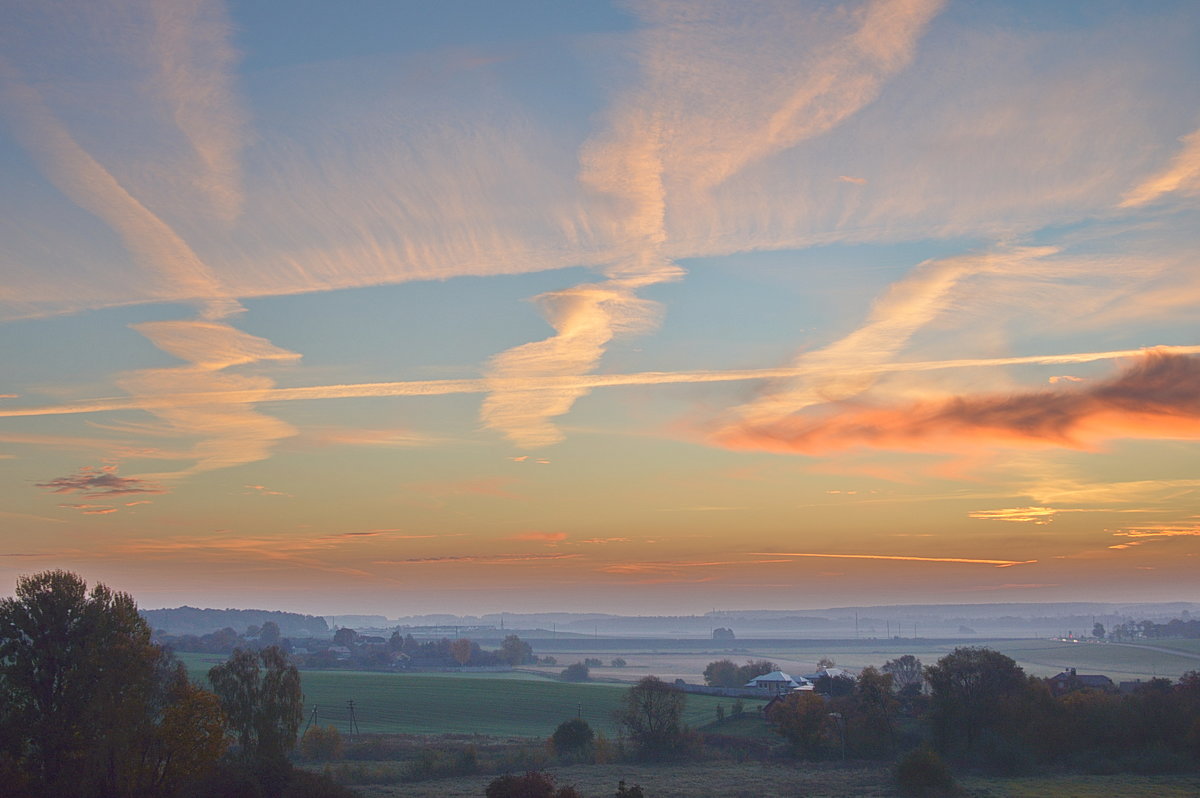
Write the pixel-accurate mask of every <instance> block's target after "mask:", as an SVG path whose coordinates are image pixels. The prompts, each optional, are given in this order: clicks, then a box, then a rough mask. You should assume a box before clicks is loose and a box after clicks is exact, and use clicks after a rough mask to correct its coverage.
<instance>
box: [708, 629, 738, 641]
mask: <svg viewBox="0 0 1200 798" xmlns="http://www.w3.org/2000/svg"><path fill="white" fill-rule="evenodd" d="M735 637H736V636H735V635H734V633H733V630H732V629H728V628H726V627H724V626H718V627H717V628H716V629H713V633H712V638H713V640H733V639H734V638H735Z"/></svg>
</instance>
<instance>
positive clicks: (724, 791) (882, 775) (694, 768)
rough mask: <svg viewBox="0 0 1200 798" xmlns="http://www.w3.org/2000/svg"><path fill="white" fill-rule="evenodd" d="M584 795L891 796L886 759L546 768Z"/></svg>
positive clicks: (1039, 783) (455, 788)
mask: <svg viewBox="0 0 1200 798" xmlns="http://www.w3.org/2000/svg"><path fill="white" fill-rule="evenodd" d="M549 772H550V773H552V774H553V775H554V776H555V777H556V778H557V779H558V782H559V783H560V784H574V785H575V787H576V789H578V790H579V792H580V794H582V795H583V796H585V798H610V796H612V794H613V793H614V792H615V791H616V786H617V782H618V781H620V780H624V781H625V783H626V785H628V786H632V785H634V784H639V785H641V787H642V788H643V790H644V791H645V794H646V796H647V798H709V797H710V796H711V797H712V798H716V797H717V796H719V797H720V798H785V796H786V798H798V797H799V796H805V798H834V797H835V796H836V798H845V797H846V796H894V795H895V792H894V790H893V788H892V784H891V777H890V768H889V766H888V765H885V764H875V763H872V764H861V763H849V764H848V765H845V766H843V765H842V764H841V763H829V762H823V763H803V762H767V763H764V762H753V763H749V762H747V763H736V762H705V763H691V764H678V765H636V764H613V765H574V766H570V767H552V768H549ZM491 778H492V777H491V776H486V775H479V776H467V777H458V778H452V779H439V780H436V781H429V782H420V783H416V784H404V785H378V786H359V787H355V789H356V790H358V791H359V792H360V793H361V795H362V796H363V798H400V797H401V796H404V798H478V797H479V796H481V795H482V794H483V789H484V787H485V786H486V785H487V783H488V782H489V781H490V780H491ZM960 784H961V785H962V787H963V788H964V793H965V795H966V796H968V798H1190V797H1191V796H1196V795H1200V776H1194V775H1193V776H1041V777H1023V778H986V777H974V776H967V777H964V778H962V779H961V780H960Z"/></svg>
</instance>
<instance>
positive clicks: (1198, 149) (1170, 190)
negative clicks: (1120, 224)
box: [1119, 130, 1200, 208]
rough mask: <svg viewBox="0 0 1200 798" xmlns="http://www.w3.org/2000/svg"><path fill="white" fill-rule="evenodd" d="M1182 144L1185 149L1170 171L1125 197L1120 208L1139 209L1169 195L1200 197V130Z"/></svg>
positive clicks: (1161, 172)
mask: <svg viewBox="0 0 1200 798" xmlns="http://www.w3.org/2000/svg"><path fill="white" fill-rule="evenodd" d="M1179 141H1180V142H1181V143H1182V144H1183V148H1182V149H1181V150H1180V151H1179V152H1178V153H1177V154H1176V155H1175V157H1174V158H1172V159H1171V162H1170V163H1169V164H1168V165H1167V166H1166V168H1164V169H1163V170H1162V171H1160V172H1158V173H1157V174H1154V175H1151V176H1150V177H1148V178H1146V179H1145V180H1144V181H1143V182H1142V183H1140V184H1138V186H1136V187H1135V188H1134V189H1133V190H1132V191H1130V192H1129V193H1128V194H1126V195H1125V197H1124V198H1123V199H1122V200H1121V204H1120V206H1119V207H1122V208H1136V207H1138V206H1140V205H1146V204H1149V203H1151V202H1154V201H1155V200H1157V199H1159V198H1160V197H1162V196H1163V195H1165V194H1182V195H1183V196H1189V197H1190V196H1195V195H1197V194H1200V130H1194V131H1192V132H1191V133H1189V134H1188V135H1186V136H1184V137H1183V138H1181V139H1180V140H1179Z"/></svg>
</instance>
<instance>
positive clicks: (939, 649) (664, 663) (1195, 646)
mask: <svg viewBox="0 0 1200 798" xmlns="http://www.w3.org/2000/svg"><path fill="white" fill-rule="evenodd" d="M570 642H571V643H573V645H568V643H567V642H560V643H559V646H558V649H559V650H557V651H556V652H555V654H556V656H558V658H559V661H561V662H565V661H569V660H570V659H580V658H583V657H585V656H598V657H602V658H604V659H606V660H607V659H609V658H611V657H613V656H621V657H623V658H625V659H626V660H628V663H629V667H627V668H625V669H621V670H617V669H611V668H601V669H593V674H592V675H593V676H597V675H603V676H613V677H616V678H629V679H636V678H638V677H639V676H641V675H644V674H646V673H656V674H658V675H660V676H663V677H664V678H668V676H669V677H670V678H675V677H682V678H684V679H686V680H687V681H693V682H697V681H700V675H701V673H702V672H703V670H704V666H705V664H707V663H708V662H711V661H712V660H716V659H724V658H729V659H733V660H735V661H738V662H741V661H744V660H746V659H758V658H765V659H769V660H771V661H773V662H776V663H778V664H779V665H781V666H782V667H783V669H784V670H785V671H788V672H789V673H793V674H794V673H801V674H803V673H808V672H811V671H813V670H815V669H816V662H817V660H818V659H819V658H821V657H831V658H833V659H834V660H835V661H836V662H837V664H838V665H840V666H842V667H845V668H849V669H851V670H859V669H861V668H864V667H866V666H868V665H874V666H876V667H879V666H880V665H882V664H883V663H885V662H887V661H888V660H890V659H894V658H896V657H899V656H902V655H904V654H912V655H914V656H916V657H917V658H918V659H920V660H921V661H922V662H923V663H925V664H926V665H932V664H933V663H935V662H936V661H937V660H938V659H940V658H941V657H943V656H945V655H946V654H948V653H950V652H951V651H952V650H953V649H955V648H956V647H959V646H984V647H987V648H991V649H994V650H996V651H999V652H1001V653H1003V654H1006V655H1008V656H1010V657H1012V658H1013V659H1014V660H1016V662H1017V664H1018V665H1020V666H1021V667H1022V668H1024V669H1025V671H1026V673H1029V674H1030V675H1032V676H1053V675H1054V674H1056V673H1058V672H1060V671H1062V670H1063V669H1064V668H1072V667H1073V668H1077V669H1078V670H1079V672H1080V673H1099V674H1104V675H1106V676H1109V677H1110V678H1111V679H1112V680H1113V681H1114V682H1119V681H1125V680H1133V679H1142V680H1146V679H1150V678H1153V677H1155V676H1163V677H1166V678H1169V679H1178V678H1179V677H1180V676H1181V675H1182V674H1183V673H1185V672H1187V671H1191V670H1200V641H1194V640H1162V641H1159V640H1155V641H1144V642H1143V643H1139V644H1137V645H1123V644H1116V643H1093V642H1079V643H1069V642H1062V641H1059V640H1041V639H1023V640H1020V639H973V638H964V639H957V640H929V639H924V638H905V639H892V640H888V639H882V640H753V639H747V640H740V639H739V640H737V641H736V643H734V644H733V645H731V646H729V647H720V646H718V645H714V644H713V642H712V641H709V640H693V641H678V640H675V641H655V640H645V641H636V640H627V641H624V642H625V644H626V645H625V647H624V648H621V649H614V648H613V641H610V640H604V639H599V640H596V641H570ZM539 651H540V649H539Z"/></svg>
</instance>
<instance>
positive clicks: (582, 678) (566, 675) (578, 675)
mask: <svg viewBox="0 0 1200 798" xmlns="http://www.w3.org/2000/svg"><path fill="white" fill-rule="evenodd" d="M589 675H590V674H589V672H588V666H587V665H584V664H583V663H582V662H576V663H575V664H573V665H568V666H567V667H566V668H564V669H563V672H562V673H561V674H560V676H561V678H562V680H563V681H564V682H586V681H587V680H588V677H589Z"/></svg>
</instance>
